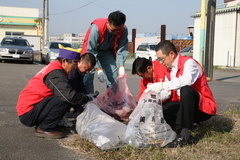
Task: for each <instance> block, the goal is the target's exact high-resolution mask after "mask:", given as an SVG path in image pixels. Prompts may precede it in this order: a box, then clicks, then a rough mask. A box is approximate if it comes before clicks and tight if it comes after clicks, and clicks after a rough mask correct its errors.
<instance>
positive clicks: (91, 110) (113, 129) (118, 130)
mask: <svg viewBox="0 0 240 160" xmlns="http://www.w3.org/2000/svg"><path fill="white" fill-rule="evenodd" d="M76 131H77V132H78V134H79V136H80V137H81V138H84V139H87V140H89V141H90V142H93V143H94V144H95V145H96V146H97V147H99V148H100V149H101V150H108V149H113V148H119V147H123V146H125V145H126V141H125V132H126V125H125V124H123V123H121V122H119V121H117V120H115V119H114V118H112V117H111V116H109V115H107V114H106V113H104V112H103V111H101V110H100V109H99V108H98V106H97V104H96V103H95V102H93V101H92V102H88V103H87V104H86V108H85V110H84V111H83V112H82V113H81V114H80V115H78V117H77V122H76Z"/></svg>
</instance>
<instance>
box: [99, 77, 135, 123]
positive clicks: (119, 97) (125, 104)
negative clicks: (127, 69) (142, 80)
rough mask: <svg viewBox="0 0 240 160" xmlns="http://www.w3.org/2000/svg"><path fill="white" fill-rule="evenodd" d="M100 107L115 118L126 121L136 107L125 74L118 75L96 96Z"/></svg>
mask: <svg viewBox="0 0 240 160" xmlns="http://www.w3.org/2000/svg"><path fill="white" fill-rule="evenodd" d="M97 103H98V105H99V106H100V108H101V109H102V110H103V111H104V112H106V113H107V114H109V115H111V116H113V117H114V118H115V119H117V120H120V121H124V122H128V121H129V116H130V114H131V113H132V111H133V110H134V109H135V107H136V104H137V103H136V100H135V99H134V97H133V95H132V93H131V92H130V90H129V88H128V85H127V75H126V74H125V75H120V76H118V77H117V79H116V82H115V83H113V84H112V85H111V86H110V87H109V88H107V89H106V90H105V91H104V92H103V93H102V94H100V95H98V96H97Z"/></svg>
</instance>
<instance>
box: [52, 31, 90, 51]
mask: <svg viewBox="0 0 240 160" xmlns="http://www.w3.org/2000/svg"><path fill="white" fill-rule="evenodd" d="M84 37H85V33H79V34H74V33H64V34H63V35H59V36H50V37H49V41H59V42H66V43H71V44H73V46H74V44H75V45H76V48H78V47H80V46H81V45H82V43H83V39H84Z"/></svg>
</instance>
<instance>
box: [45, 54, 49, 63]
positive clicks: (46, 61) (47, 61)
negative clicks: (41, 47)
mask: <svg viewBox="0 0 240 160" xmlns="http://www.w3.org/2000/svg"><path fill="white" fill-rule="evenodd" d="M45 63H46V64H49V63H50V57H49V54H47V56H46V60H45Z"/></svg>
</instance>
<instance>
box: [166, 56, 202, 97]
mask: <svg viewBox="0 0 240 160" xmlns="http://www.w3.org/2000/svg"><path fill="white" fill-rule="evenodd" d="M178 60H179V55H178V56H177V58H176V59H175V61H174V62H173V64H172V66H171V71H170V77H171V80H170V81H168V79H167V78H165V83H163V87H164V89H165V90H172V89H173V90H177V91H178V92H177V93H178V95H180V93H179V89H180V88H181V87H183V86H186V85H188V86H191V85H192V84H194V83H195V82H196V80H197V79H198V78H200V77H201V76H202V68H201V66H200V65H199V64H198V63H197V62H195V61H194V60H193V59H188V60H187V61H186V62H185V63H184V69H183V74H182V75H181V76H179V77H178V78H177V77H176V74H177V70H178Z"/></svg>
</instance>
